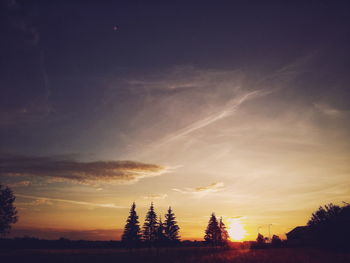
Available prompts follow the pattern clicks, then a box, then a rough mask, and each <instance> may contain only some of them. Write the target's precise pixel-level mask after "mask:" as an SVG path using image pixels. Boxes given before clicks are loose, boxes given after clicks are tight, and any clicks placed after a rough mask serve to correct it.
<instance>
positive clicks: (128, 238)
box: [122, 202, 141, 247]
mask: <svg viewBox="0 0 350 263" xmlns="http://www.w3.org/2000/svg"><path fill="white" fill-rule="evenodd" d="M135 209H136V204H135V202H134V203H132V205H131V208H130V215H129V217H128V219H127V220H126V224H125V227H124V233H123V235H122V242H123V243H124V244H125V245H126V246H128V247H135V246H137V245H139V243H140V241H141V235H140V225H139V220H138V219H139V217H138V216H137V214H136V210H135Z"/></svg>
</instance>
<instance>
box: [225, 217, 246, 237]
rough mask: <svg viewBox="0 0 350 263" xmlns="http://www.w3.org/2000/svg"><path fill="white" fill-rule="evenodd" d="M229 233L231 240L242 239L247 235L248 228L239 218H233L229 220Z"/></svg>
mask: <svg viewBox="0 0 350 263" xmlns="http://www.w3.org/2000/svg"><path fill="white" fill-rule="evenodd" d="M229 222H230V223H229V226H228V234H229V235H230V240H231V241H242V240H243V239H244V238H245V236H246V235H247V232H246V230H245V229H244V226H243V224H242V222H241V220H240V219H239V218H231V219H230V220H229Z"/></svg>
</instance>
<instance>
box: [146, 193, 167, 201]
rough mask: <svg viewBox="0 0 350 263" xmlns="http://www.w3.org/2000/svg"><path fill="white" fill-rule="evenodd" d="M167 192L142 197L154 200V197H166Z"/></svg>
mask: <svg viewBox="0 0 350 263" xmlns="http://www.w3.org/2000/svg"><path fill="white" fill-rule="evenodd" d="M167 197H168V195H167V194H150V195H145V196H143V199H150V200H156V199H165V198H167Z"/></svg>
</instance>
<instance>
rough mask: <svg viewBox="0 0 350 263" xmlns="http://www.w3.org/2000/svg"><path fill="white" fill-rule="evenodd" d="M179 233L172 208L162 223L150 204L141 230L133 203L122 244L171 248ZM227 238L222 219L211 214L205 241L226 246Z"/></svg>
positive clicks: (176, 242)
mask: <svg viewBox="0 0 350 263" xmlns="http://www.w3.org/2000/svg"><path fill="white" fill-rule="evenodd" d="M179 231H180V227H179V226H178V224H177V222H176V217H175V214H174V212H173V210H172V208H171V207H169V208H168V211H167V213H166V214H165V220H164V222H163V221H162V218H161V217H159V219H158V217H157V214H156V212H155V210H154V205H153V203H151V206H150V208H149V210H148V212H147V215H146V218H145V222H144V224H143V227H142V229H141V227H140V222H139V217H138V215H137V213H136V204H135V202H133V203H132V205H131V208H130V213H129V216H128V218H127V220H126V224H125V227H124V232H123V235H122V243H123V244H124V245H125V246H126V247H138V246H140V245H141V244H145V245H148V246H172V245H176V244H178V243H179V242H180V234H179ZM228 238H229V235H228V232H227V230H226V226H225V224H224V222H223V220H222V218H220V219H219V220H217V218H216V216H215V214H214V213H212V214H211V217H210V220H209V223H208V226H207V229H206V230H205V236H204V239H205V241H206V242H207V243H208V244H210V245H212V246H226V245H227V242H228Z"/></svg>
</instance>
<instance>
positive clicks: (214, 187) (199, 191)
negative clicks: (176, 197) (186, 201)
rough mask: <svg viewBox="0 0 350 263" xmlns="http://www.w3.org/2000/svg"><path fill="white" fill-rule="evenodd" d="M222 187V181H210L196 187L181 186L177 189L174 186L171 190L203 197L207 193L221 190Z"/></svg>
mask: <svg viewBox="0 0 350 263" xmlns="http://www.w3.org/2000/svg"><path fill="white" fill-rule="evenodd" d="M223 188H224V183H223V182H217V183H212V184H210V185H207V186H199V187H196V188H188V187H186V188H183V189H178V188H174V189H173V190H174V191H176V192H179V193H182V194H192V195H194V196H196V197H203V196H205V195H207V194H210V193H216V192H218V191H220V190H223Z"/></svg>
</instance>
